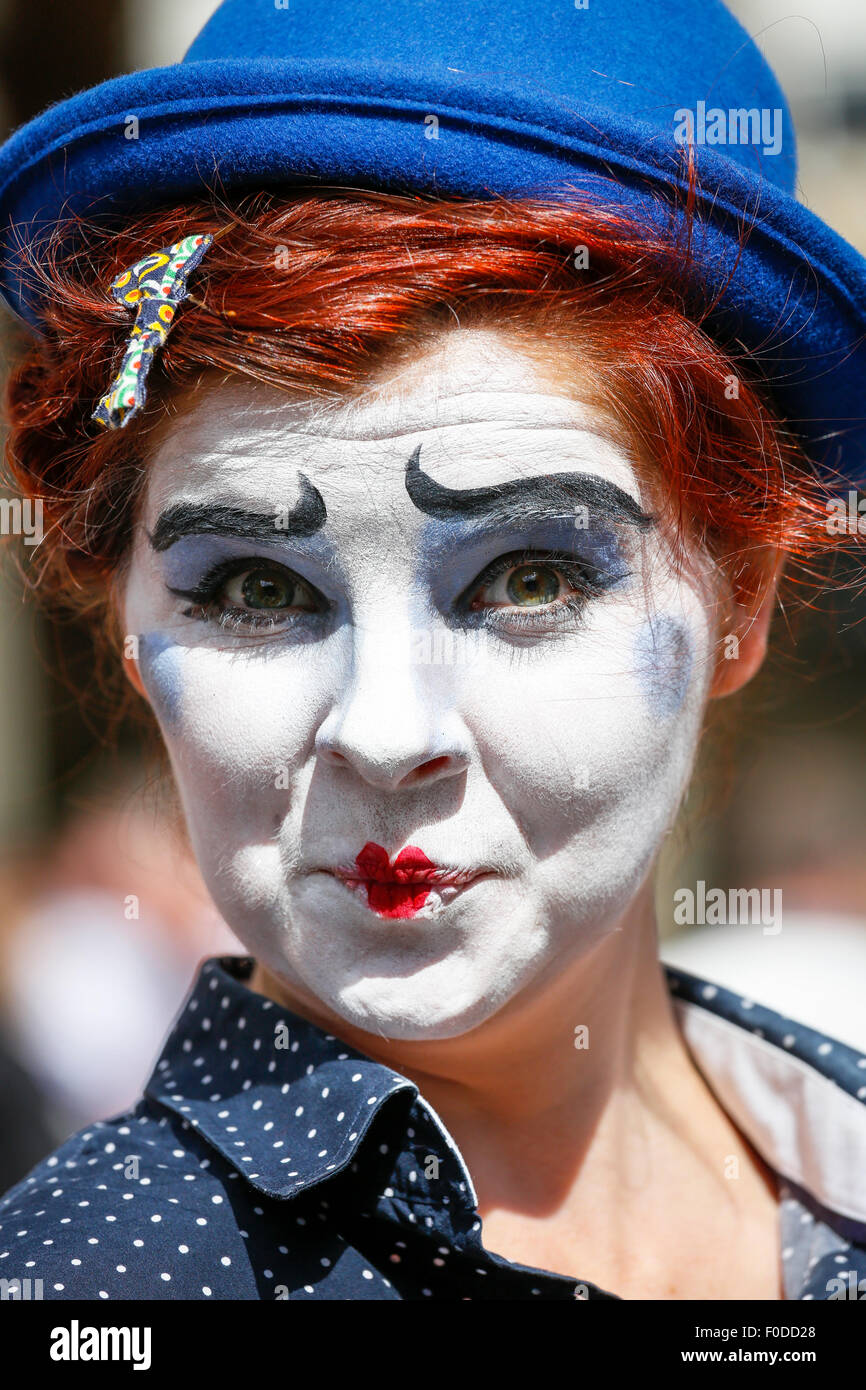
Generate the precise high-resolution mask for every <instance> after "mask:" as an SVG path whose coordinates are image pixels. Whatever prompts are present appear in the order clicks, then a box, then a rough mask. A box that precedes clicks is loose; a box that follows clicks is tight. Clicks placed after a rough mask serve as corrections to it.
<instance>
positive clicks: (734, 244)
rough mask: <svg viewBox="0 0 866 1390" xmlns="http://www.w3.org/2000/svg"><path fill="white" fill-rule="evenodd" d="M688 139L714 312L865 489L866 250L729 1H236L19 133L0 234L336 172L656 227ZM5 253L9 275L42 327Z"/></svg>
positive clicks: (7, 154) (346, 181)
mask: <svg viewBox="0 0 866 1390" xmlns="http://www.w3.org/2000/svg"><path fill="white" fill-rule="evenodd" d="M133 118H135V119H133ZM688 140H690V141H691V144H692V146H693V149H694V154H695V157H696V162H697V169H698V176H699V179H700V183H701V190H702V191H701V193H700V195H699V197H698V201H697V212H698V215H699V217H700V218H701V221H702V223H703V224H705V225H704V226H703V227H702V230H701V233H700V236H699V237H698V239H697V241H696V243H695V254H696V257H697V264H698V268H699V272H700V276H701V277H702V280H703V283H705V284H706V286H707V289H708V290H709V291H710V292H711V294H712V295H716V294H718V296H719V298H718V306H717V309H716V311H715V313H714V315H713V317H712V319H711V320H710V321H709V326H710V327H711V328H712V329H713V331H716V327H717V328H718V331H719V332H720V333H724V334H726V335H727V337H728V338H729V339H730V338H731V337H733V338H736V339H738V340H739V341H740V342H741V343H742V344H743V345H744V346H745V347H746V348H747V349H748V350H749V351H750V352H751V353H752V355H753V356H754V359H755V361H756V362H757V363H758V364H759V366H760V368H761V370H762V371H763V373H764V374H765V375H766V376H768V377H769V379H770V387H771V391H772V394H773V396H774V399H775V403H776V406H777V409H779V410H780V411H781V412H782V414H783V416H784V417H785V418H786V419H787V420H788V421H789V422H790V424H791V426H792V428H794V429H795V430H796V432H797V433H798V434H799V436H800V437H801V439H802V440H803V442H804V444H805V445H806V447H807V449H808V450H809V452H810V454H811V456H812V457H813V458H814V459H815V460H816V462H818V463H820V464H821V465H823V467H824V468H826V469H832V470H834V471H835V470H837V469H838V470H840V471H841V473H842V475H843V477H844V478H845V479H846V480H847V481H848V482H850V483H851V484H852V485H859V484H860V483H861V482H864V481H866V345H864V340H866V260H864V258H863V257H861V256H860V255H859V254H858V253H857V252H856V251H855V250H854V249H853V247H851V246H850V245H849V244H848V243H847V242H846V241H845V240H844V239H843V238H842V237H840V236H838V235H837V234H836V233H835V232H833V231H832V230H831V229H830V228H829V227H828V226H827V225H826V224H825V223H824V222H822V221H821V220H820V219H819V218H818V217H816V216H815V215H814V214H813V213H811V212H810V211H809V210H808V209H807V208H805V207H804V206H802V204H800V203H798V202H797V201H796V199H795V196H794V190H795V178H796V148H795V136H794V129H793V125H792V121H791V116H790V112H789V110H788V106H787V103H786V101H785V98H784V96H783V94H782V92H781V90H780V88H779V86H778V83H777V81H776V79H775V77H774V76H773V73H772V72H771V70H770V68H769V67H768V66H767V64H766V63H765V61H764V60H763V58H762V57H761V55H760V53H759V52H758V49H757V48H756V46H755V45H754V44H753V42H752V41H751V39H750V38H749V37H748V35H747V34H746V32H745V30H744V29H742V28H741V26H740V25H739V24H738V23H737V21H736V20H735V19H734V18H733V17H732V16H731V14H730V13H729V12H728V10H727V9H726V8H725V6H724V5H723V4H722V3H721V0H700V4H695V3H694V0H656V3H654V4H639V3H636V0H376V3H371V4H359V3H358V2H357V0H224V3H223V4H222V5H221V6H220V7H219V9H217V11H216V12H215V14H214V15H213V17H212V18H211V20H210V21H209V22H208V23H207V24H206V25H205V27H204V29H203V30H202V32H201V33H200V34H199V36H198V38H197V39H196V40H195V42H194V43H193V45H192V47H191V48H190V50H189V52H188V53H187V54H186V57H185V58H184V59H183V61H182V62H180V63H177V64H175V65H173V66H171V67H166V68H156V69H151V70H148V71H146V72H137V73H131V74H129V75H127V76H123V77H118V78H114V79H112V80H111V81H109V82H103V83H101V84H100V85H99V86H97V87H94V88H92V89H91V90H89V91H85V92H80V93H78V94H77V95H75V96H73V97H70V98H69V99H68V100H65V101H61V102H59V103H57V104H56V105H54V106H51V107H49V108H48V110H47V111H45V112H43V114H42V115H41V116H39V117H37V118H36V119H35V120H32V121H30V122H29V123H28V124H27V125H25V126H23V127H22V128H21V129H19V130H18V131H17V132H16V133H15V134H14V135H12V136H11V138H10V139H9V140H7V141H6V143H5V144H4V145H3V146H2V147H0V233H2V232H3V231H4V230H5V229H7V228H8V226H9V223H10V222H12V223H14V224H22V223H23V224H26V227H27V228H28V229H29V234H32V235H38V234H40V233H41V232H44V231H46V230H50V228H51V227H52V226H53V225H54V224H55V223H56V222H57V221H58V220H59V219H61V218H62V217H63V216H64V215H65V214H68V213H69V212H75V213H82V212H87V213H88V215H89V216H90V217H91V218H92V217H94V216H101V215H104V214H108V213H114V212H117V211H126V210H128V211H133V210H141V209H143V208H146V207H148V206H151V205H153V204H155V203H157V202H167V201H169V200H180V199H182V198H184V197H190V196H202V195H204V194H206V192H207V191H208V190H209V189H212V188H214V187H215V186H219V187H220V188H222V189H224V190H232V191H234V190H241V189H247V190H248V189H252V188H259V187H286V186H289V185H295V186H297V185H321V184H328V185H334V184H337V185H341V186H352V187H355V188H375V189H388V190H392V191H395V192H421V193H425V194H428V195H430V194H434V195H438V196H442V197H448V196H452V195H456V196H468V197H484V196H489V195H494V194H508V195H520V194H524V195H535V196H539V195H540V196H545V195H559V196H562V193H563V191H564V190H565V189H566V188H571V189H576V190H579V191H580V192H581V193H582V194H585V195H586V196H589V197H599V198H602V199H604V200H605V202H606V203H608V204H610V202H611V197H612V188H613V189H615V191H616V200H617V201H618V203H619V206H620V207H621V209H622V210H623V211H626V212H630V213H631V214H632V215H633V216H636V217H639V218H642V219H644V220H647V221H649V222H650V223H652V224H655V225H656V226H658V222H659V218H660V216H662V215H663V214H662V212H661V211H660V209H661V207H662V204H661V203H660V200H659V197H658V195H659V193H660V192H661V193H665V191H667V194H668V195H670V193H671V191H672V190H674V189H675V190H677V191H678V193H679V194H680V198H679V200H678V201H679V202H682V200H683V195H684V193H685V190H686V187H687V181H686V161H685V159H684V154H685V149H684V146H685V143H686V142H687V141H688ZM611 179H614V180H615V181H616V182H615V184H613V185H612V184H611ZM744 220H745V221H747V222H750V223H751V222H754V225H753V226H752V228H751V232H750V235H749V237H748V239H747V242H746V248H745V251H744V252H743V254H742V255H741V257H740V259H739V260H737V256H738V252H739V250H740V248H739V245H738V236H739V234H740V233H741V230H742V224H743V221H744ZM4 259H7V264H5V265H4V266H3V267H0V292H2V294H3V295H4V297H5V298H6V299H7V301H8V302H9V303H10V304H11V306H12V307H13V308H14V309H15V310H16V311H17V312H18V313H20V314H21V315H23V316H24V317H25V318H27V319H29V320H30V321H31V322H34V323H38V302H37V301H36V299H35V291H34V290H33V289H32V287H31V288H28V287H26V286H24V285H23V284H22V283H21V281H20V278H19V276H18V275H16V271H15V267H14V264H13V262H12V258H11V256H10V257H8V258H4Z"/></svg>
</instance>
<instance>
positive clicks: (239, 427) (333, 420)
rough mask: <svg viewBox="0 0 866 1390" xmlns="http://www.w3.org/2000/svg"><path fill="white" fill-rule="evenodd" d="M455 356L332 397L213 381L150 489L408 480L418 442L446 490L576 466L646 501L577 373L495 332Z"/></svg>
mask: <svg viewBox="0 0 866 1390" xmlns="http://www.w3.org/2000/svg"><path fill="white" fill-rule="evenodd" d="M452 336H453V337H454V338H455V339H457V340H459V346H455V353H454V357H453V358H452V356H451V355H450V354H449V353H448V351H447V350H434V351H432V352H429V353H426V354H424V356H423V357H422V358H419V359H418V360H416V361H415V362H414V363H412V364H411V365H410V366H408V367H406V366H405V365H404V366H403V367H395V368H393V369H392V370H391V371H390V372H389V373H383V374H382V375H381V376H380V377H379V378H378V380H377V381H376V383H375V385H373V386H371V388H370V389H369V390H368V391H365V392H362V393H359V394H356V395H353V396H352V397H351V398H347V399H344V400H338V401H327V402H323V401H322V400H320V399H315V398H313V397H301V396H299V395H298V394H297V393H290V392H287V391H282V390H280V389H278V388H276V387H272V386H268V385H265V384H263V383H259V382H255V381H251V380H248V379H245V378H241V377H234V378H228V379H226V378H222V379H221V380H219V381H218V382H212V383H211V382H205V383H204V384H203V389H202V390H201V391H200V392H199V393H198V394H197V395H196V397H195V398H194V399H193V400H192V402H191V403H189V404H188V405H187V408H186V409H184V410H182V411H181V412H180V413H179V414H178V415H176V416H175V417H173V419H172V422H171V423H170V425H168V426H167V427H166V428H165V430H164V431H163V432H162V435H161V439H160V443H159V445H158V447H157V449H156V450H155V452H154V455H153V457H152V460H151V469H150V473H151V480H152V485H153V490H154V492H156V493H161V492H163V491H164V489H165V488H171V487H173V486H176V485H177V484H178V483H182V484H183V486H184V489H185V490H188V489H198V488H204V489H206V488H208V487H212V486H221V485H224V484H229V485H235V486H238V487H241V488H242V487H243V486H244V485H245V484H247V485H251V484H252V483H253V482H254V481H255V482H256V483H258V484H261V485H263V486H265V487H266V488H267V487H269V486H277V487H282V488H284V486H285V477H286V472H287V470H288V471H289V472H290V473H291V472H292V470H295V469H297V468H301V469H302V470H303V471H304V472H307V473H311V472H315V474H316V477H317V478H318V479H319V480H322V481H324V480H330V481H331V482H332V484H333V485H334V486H337V487H340V488H343V487H344V486H348V487H349V488H351V486H352V481H353V480H355V483H356V485H357V486H359V487H360V486H363V484H364V482H365V481H366V482H367V483H369V480H370V478H371V477H372V476H376V475H378V476H379V477H380V478H381V482H382V484H383V486H387V478H388V476H389V475H394V481H395V482H400V481H402V475H403V472H404V470H405V466H406V461H407V459H408V457H409V455H410V454H411V453H412V452H413V450H414V449H415V448H417V446H418V444H419V443H421V445H422V450H423V454H424V464H425V468H426V469H428V470H431V469H433V470H435V472H436V476H437V478H439V479H440V481H442V482H443V483H446V484H448V485H449V486H467V485H468V484H469V483H470V482H471V483H473V484H475V485H483V484H485V483H490V484H492V483H495V482H500V481H502V482H505V481H509V480H511V479H513V478H517V477H531V476H536V475H539V474H543V473H547V472H556V473H560V472H568V471H571V470H576V471H585V472H588V473H594V474H595V475H597V476H601V477H605V478H608V479H609V480H610V481H612V482H615V483H617V484H618V485H619V486H620V487H623V488H625V489H626V490H628V491H629V492H631V493H632V495H634V496H635V498H637V496H638V490H637V483H636V479H635V476H634V470H633V462H634V461H633V458H632V457H631V454H630V451H629V449H628V446H627V444H626V442H625V440H624V439H623V437H622V431H621V430H620V429H619V428H618V427H617V425H616V423H615V421H614V420H613V419H612V418H611V417H610V416H609V415H608V414H606V413H605V412H604V411H603V410H602V409H600V408H599V406H597V405H596V404H595V403H594V402H593V400H592V398H591V395H590V393H589V392H584V391H583V390H582V389H581V384H580V381H579V379H578V380H574V381H571V382H570V383H569V386H570V389H569V391H568V392H566V390H565V388H564V385H563V384H561V383H560V382H558V381H556V380H555V379H551V375H550V374H549V373H548V372H547V371H545V370H543V369H541V368H539V366H538V365H537V364H536V363H535V362H533V361H532V360H531V358H528V357H527V356H526V355H525V354H523V353H520V352H517V351H515V349H514V348H513V347H512V346H510V345H509V344H507V343H506V342H502V343H501V344H498V343H497V342H496V341H495V339H494V341H492V342H491V341H490V335H483V336H484V337H485V338H486V340H487V341H485V342H484V343H482V344H479V345H478V347H479V351H478V352H477V353H476V352H475V351H474V349H472V348H471V347H470V344H469V341H468V340H469V338H470V337H471V336H472V335H470V334H469V333H467V334H466V335H465V337H464V338H462V339H461V335H460V334H458V333H455V334H453V335H452Z"/></svg>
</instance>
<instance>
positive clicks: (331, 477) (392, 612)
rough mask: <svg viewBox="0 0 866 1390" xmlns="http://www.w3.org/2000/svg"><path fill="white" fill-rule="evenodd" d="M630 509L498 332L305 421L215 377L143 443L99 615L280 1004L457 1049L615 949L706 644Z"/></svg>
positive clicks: (658, 831)
mask: <svg viewBox="0 0 866 1390" xmlns="http://www.w3.org/2000/svg"><path fill="white" fill-rule="evenodd" d="M491 383H495V388H494V387H492V386H491ZM287 493H288V497H287V496H286V494H287ZM640 496H641V492H640V487H639V485H638V480H637V474H636V472H635V468H634V465H633V460H632V459H631V458H630V456H629V454H628V452H627V451H626V450H625V449H624V448H623V447H622V445H621V443H620V442H619V441H618V440H617V439H616V437H615V436H614V435H613V434H607V433H606V432H605V426H604V422H603V420H601V419H600V417H599V416H598V413H597V412H596V411H595V410H594V409H593V408H592V407H590V406H589V405H586V404H584V403H582V402H580V401H575V399H573V398H572V397H570V396H566V395H564V394H562V393H561V392H559V391H558V390H557V389H555V388H553V387H551V384H550V382H549V381H548V380H547V379H546V378H543V377H540V376H539V374H538V370H537V368H536V367H535V366H534V364H532V363H531V362H529V361H528V360H527V359H526V358H525V357H524V356H523V354H522V353H521V352H520V351H519V349H518V348H515V347H514V346H513V345H511V344H509V343H508V341H507V340H506V339H504V338H503V337H502V336H501V335H496V334H493V335H486V336H485V338H484V341H483V343H479V340H478V338H477V336H474V335H471V334H470V335H468V338H461V336H460V334H459V333H458V334H456V335H455V338H454V340H453V342H452V343H451V344H450V345H449V346H448V348H447V349H443V351H442V352H441V353H440V354H438V355H436V354H434V355H432V356H431V357H430V358H429V359H428V360H425V361H423V362H419V363H418V364H417V368H416V369H414V370H413V371H412V372H410V373H409V374H408V375H407V374H406V373H402V374H401V375H400V377H399V378H397V379H396V380H395V381H394V383H393V389H392V388H390V387H389V386H388V384H387V383H385V384H384V385H383V387H382V390H381V391H380V392H379V394H375V393H373V394H371V395H370V397H369V398H364V397H362V398H358V399H357V400H353V401H352V402H350V403H347V404H346V405H345V406H344V407H343V406H341V407H340V409H339V410H337V409H335V410H334V411H331V412H329V411H324V410H322V409H316V410H311V411H309V412H307V411H306V410H305V409H304V407H303V403H299V402H297V401H296V400H294V399H290V398H289V397H283V396H282V395H281V393H279V392H277V391H275V390H273V389H271V388H267V389H265V388H261V387H259V386H254V385H253V384H251V383H245V382H236V383H229V384H228V385H226V386H221V387H220V388H219V390H218V391H217V393H216V395H215V396H214V397H213V399H211V400H209V401H207V402H204V401H203V402H202V404H201V407H200V408H198V407H197V408H194V409H193V410H192V411H191V412H190V414H189V416H188V417H187V418H185V419H184V420H183V422H182V423H180V425H179V428H178V432H177V433H176V434H174V435H173V434H171V433H170V434H169V435H168V436H167V437H166V439H165V441H164V443H163V445H162V446H161V447H160V449H159V451H158V452H157V455H156V457H155V458H154V460H153V462H152V466H151V471H150V476H149V486H148V497H147V499H146V501H147V506H146V521H147V529H142V531H141V533H140V534H139V535H138V537H137V538H136V547H135V551H134V555H133V560H132V564H131V567H130V576H129V581H128V587H127V594H126V622H127V624H128V628H129V630H130V631H134V632H146V633H152V634H158V635H159V637H158V641H155V642H151V644H150V646H148V644H147V643H146V644H145V653H146V655H145V658H144V659H143V661H142V676H143V679H144V680H145V684H146V686H147V688H148V690H149V691H150V692H151V693H152V696H153V699H154V705H155V708H156V711H157V714H158V716H159V718H160V721H161V724H162V727H163V733H164V737H165V740H166V743H167V745H168V748H169V752H170V755H171V760H172V765H173V768H174V771H175V776H176V778H177V781H178V786H179V790H180V794H181V800H182V803H183V806H184V811H185V814H186V818H187V822H188V825H189V829H190V836H191V839H192V843H193V846H194V848H195V851H196V855H197V857H198V859H199V863H200V866H201V868H202V872H203V874H204V877H205V881H206V882H207V884H208V886H209V888H210V891H211V894H212V896H213V897H214V900H215V902H216V904H217V906H218V907H219V908H220V910H221V911H222V913H223V915H224V916H225V918H226V920H227V921H228V922H229V924H230V925H231V926H232V927H233V929H234V930H235V932H236V933H237V934H238V935H239V937H240V939H241V940H243V941H244V942H245V944H246V945H247V947H248V949H249V950H250V951H251V953H252V954H255V955H257V956H258V957H259V958H260V959H261V960H262V962H263V964H265V965H266V966H267V967H268V968H269V969H270V970H271V971H272V972H274V973H275V974H276V975H277V976H278V977H279V978H280V979H281V980H282V981H283V982H284V983H285V984H286V986H287V987H291V984H292V982H293V981H294V982H295V983H296V984H297V986H298V988H300V989H303V990H304V991H306V992H308V993H312V994H313V995H314V996H315V997H316V998H318V999H319V1000H320V1001H321V1002H322V1003H323V1004H324V1005H325V1006H326V1007H327V1008H329V1009H331V1010H332V1011H333V1012H334V1013H335V1014H336V1015H337V1016H339V1017H342V1018H344V1019H346V1020H347V1021H349V1022H351V1023H353V1024H354V1025H355V1026H357V1027H361V1028H364V1027H369V1028H370V1029H371V1030H373V1031H374V1032H377V1033H380V1034H381V1033H384V1034H386V1035H390V1036H400V1037H426V1038H434V1037H447V1036H454V1035H455V1034H457V1033H460V1032H463V1031H466V1030H467V1029H468V1028H471V1027H474V1026H476V1025H477V1024H478V1023H480V1022H481V1021H483V1020H484V1019H485V1018H487V1017H490V1016H491V1014H492V1013H495V1012H496V1011H497V1010H498V1009H499V1008H501V1007H503V1006H504V1004H505V1003H506V1002H507V1001H508V1000H509V999H512V998H514V997H515V996H516V995H518V994H520V993H521V992H523V991H525V990H530V989H541V988H542V987H543V982H544V980H545V979H546V978H547V977H548V976H549V975H550V974H551V972H554V973H555V972H558V971H560V970H561V969H565V968H568V964H569V962H574V961H576V960H577V959H579V958H580V956H581V955H583V954H585V953H586V952H587V951H588V950H590V949H591V948H592V946H593V945H594V944H595V943H597V942H598V941H599V940H600V939H601V938H602V937H603V936H604V935H605V934H606V933H608V932H610V931H612V930H615V929H617V923H618V922H620V921H621V919H622V916H623V913H624V912H627V910H628V906H629V903H630V902H631V900H632V897H633V895H634V894H635V893H636V891H637V889H638V887H639V886H640V884H641V883H642V882H643V879H644V877H645V874H646V872H647V869H648V866H649V864H650V863H651V861H652V858H653V856H654V854H655V853H656V850H657V847H658V844H659V842H660V840H661V838H662V836H663V835H664V833H665V831H666V830H667V828H668V826H669V823H670V820H671V818H672V816H673V814H674V813H675V811H676V808H677V806H678V804H679V800H680V797H681V793H682V789H683V786H684V783H685V781H686V779H687V777H688V773H689V769H690V766H691V761H692V758H693V755H694V748H695V744H696V741H697V737H698V734H699V730H700V727H701V722H702V710H703V702H704V699H705V695H706V688H707V680H708V669H709V652H710V642H711V636H712V623H711V620H710V617H709V616H708V613H707V611H706V608H705V605H704V601H703V599H702V597H701V595H700V594H699V593H698V592H697V590H696V589H695V588H693V587H692V586H691V585H690V583H689V581H688V579H687V578H684V577H683V576H681V575H680V574H678V573H677V572H676V571H675V570H674V569H673V568H672V567H671V566H670V565H669V564H668V563H667V562H666V559H665V552H664V549H663V547H662V546H661V544H660V542H659V540H658V538H657V535H656V527H655V525H654V523H653V518H652V517H651V516H650V515H648V514H647V513H646V511H645V509H644V508H643V507H642V505H641V502H640ZM277 514H279V515H281V516H283V517H294V519H295V523H296V524H295V526H294V529H293V530H291V531H286V530H283V531H281V532H277V533H276V534H275V533H274V526H273V518H274V517H275V516H276V515H277ZM149 536H150V537H153V538H154V541H155V544H151V541H150V539H149V538H148V537H149ZM648 625H649V627H651V628H652V630H653V632H654V633H655V638H654V640H650V637H649V635H648ZM419 636H420V637H423V638H424V641H423V642H421V643H420V644H419V642H418V640H417V639H418V638H419ZM479 638H483V640H478V639H479ZM445 639H447V641H446V640H445ZM440 646H441V648H443V649H446V650H447V659H440V657H439V656H438V655H437V652H439V650H440ZM145 668H146V670H145Z"/></svg>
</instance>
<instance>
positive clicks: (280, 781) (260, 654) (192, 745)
mask: <svg viewBox="0 0 866 1390" xmlns="http://www.w3.org/2000/svg"><path fill="white" fill-rule="evenodd" d="M139 666H140V672H141V678H142V682H143V684H144V687H145V689H146V691H147V693H148V696H149V698H150V700H151V702H152V704H153V707H154V711H155V713H156V715H157V718H158V720H159V723H160V726H161V728H162V731H163V736H164V738H165V741H166V744H167V746H168V749H169V752H170V754H171V757H172V763H173V764H174V766H175V770H176V772H177V773H178V774H179V776H180V777H181V778H182V779H183V780H188V779H190V778H192V779H195V780H196V782H197V783H198V784H199V787H198V789H199V791H200V792H204V793H205V794H207V792H208V791H210V792H212V793H213V792H219V791H221V789H225V790H228V789H231V792H232V797H231V799H232V800H233V801H237V800H241V801H245V798H244V796H243V793H244V791H247V792H249V793H252V794H256V795H258V796H259V797H260V798H261V796H262V793H265V792H267V790H268V788H271V789H273V790H274V791H275V792H281V793H282V800H283V802H284V801H285V792H286V790H287V789H288V781H289V780H290V777H291V771H292V769H293V767H295V766H296V765H297V763H298V761H299V759H300V758H301V757H302V756H303V753H304V750H305V748H306V747H308V746H310V745H311V743H312V737H313V733H314V726H313V725H312V719H313V717H314V716H313V710H314V706H315V695H314V691H315V687H316V682H315V678H314V669H315V664H314V663H311V662H310V661H309V656H308V654H307V658H306V660H305V661H303V660H302V657H301V655H300V654H299V653H298V652H294V653H292V652H282V653H276V652H274V651H273V650H271V651H269V652H266V651H265V650H264V648H262V647H259V648H258V649H256V650H243V649H229V648H216V647H205V646H193V645H184V644H182V643H180V642H178V641H177V640H175V639H173V638H172V636H171V634H170V633H169V632H155V633H143V634H142V635H141V637H140V639H139ZM265 799H267V798H265ZM245 810H246V812H247V813H248V811H249V806H248V805H246V807H245Z"/></svg>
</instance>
